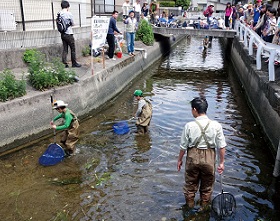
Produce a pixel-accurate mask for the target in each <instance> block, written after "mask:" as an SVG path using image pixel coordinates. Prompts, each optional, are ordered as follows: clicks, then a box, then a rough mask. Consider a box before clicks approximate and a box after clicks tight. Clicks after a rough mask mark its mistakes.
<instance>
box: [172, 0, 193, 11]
mask: <svg viewBox="0 0 280 221" xmlns="http://www.w3.org/2000/svg"><path fill="white" fill-rule="evenodd" d="M175 5H176V6H182V8H183V9H188V8H189V6H190V5H191V0H175Z"/></svg>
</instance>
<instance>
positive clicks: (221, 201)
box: [212, 191, 236, 218]
mask: <svg viewBox="0 0 280 221" xmlns="http://www.w3.org/2000/svg"><path fill="white" fill-rule="evenodd" d="M235 209H236V201H235V198H234V196H233V195H232V194H230V193H227V192H223V191H222V193H220V194H218V195H217V196H216V197H215V198H214V199H213V200H212V210H213V211H214V212H215V214H216V215H217V216H218V217H221V218H222V217H227V216H232V215H233V214H234V212H235Z"/></svg>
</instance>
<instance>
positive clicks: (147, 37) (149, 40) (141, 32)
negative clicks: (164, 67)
mask: <svg viewBox="0 0 280 221" xmlns="http://www.w3.org/2000/svg"><path fill="white" fill-rule="evenodd" d="M135 39H136V41H139V40H141V41H142V42H143V43H144V44H145V45H153V44H154V41H155V38H154V33H153V29H152V27H151V26H150V25H149V23H148V22H147V21H146V20H144V19H143V20H141V21H140V23H139V26H138V29H137V31H136V37H135Z"/></svg>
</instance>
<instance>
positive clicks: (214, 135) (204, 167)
mask: <svg viewBox="0 0 280 221" xmlns="http://www.w3.org/2000/svg"><path fill="white" fill-rule="evenodd" d="M191 107H192V110H191V111H192V115H193V117H194V118H195V120H194V121H191V122H188V123H187V124H186V125H185V127H184V129H183V132H182V136H181V144H180V153H179V156H178V162H177V169H178V171H180V170H181V166H182V164H183V160H182V159H183V156H184V154H185V152H186V151H187V156H186V166H185V185H184V195H185V199H186V206H187V209H189V211H192V209H193V208H194V206H195V202H194V198H195V194H196V192H197V190H198V189H199V192H200V208H199V209H198V211H203V210H207V209H208V208H209V204H210V203H211V195H212V192H213V184H214V181H215V168H216V167H215V161H216V151H218V154H219V157H218V159H219V162H218V168H217V170H218V173H219V174H222V173H223V171H224V156H225V147H226V142H225V136H224V133H223V129H222V126H221V124H220V123H218V122H217V121H214V120H210V119H209V118H208V117H207V115H206V111H207V108H208V103H207V101H206V99H205V98H203V97H197V98H194V99H193V100H192V101H191Z"/></svg>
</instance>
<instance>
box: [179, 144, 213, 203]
mask: <svg viewBox="0 0 280 221" xmlns="http://www.w3.org/2000/svg"><path fill="white" fill-rule="evenodd" d="M215 157H216V156H215V149H212V148H209V149H206V150H202V149H198V148H191V149H188V154H187V157H186V170H185V186H184V194H185V198H186V203H187V204H188V206H190V207H193V206H194V198H195V194H196V192H197V190H198V188H199V192H200V204H201V205H202V206H204V205H207V204H208V203H209V202H210V200H211V195H212V192H213V184H214V181H215ZM199 184H200V186H199Z"/></svg>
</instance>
